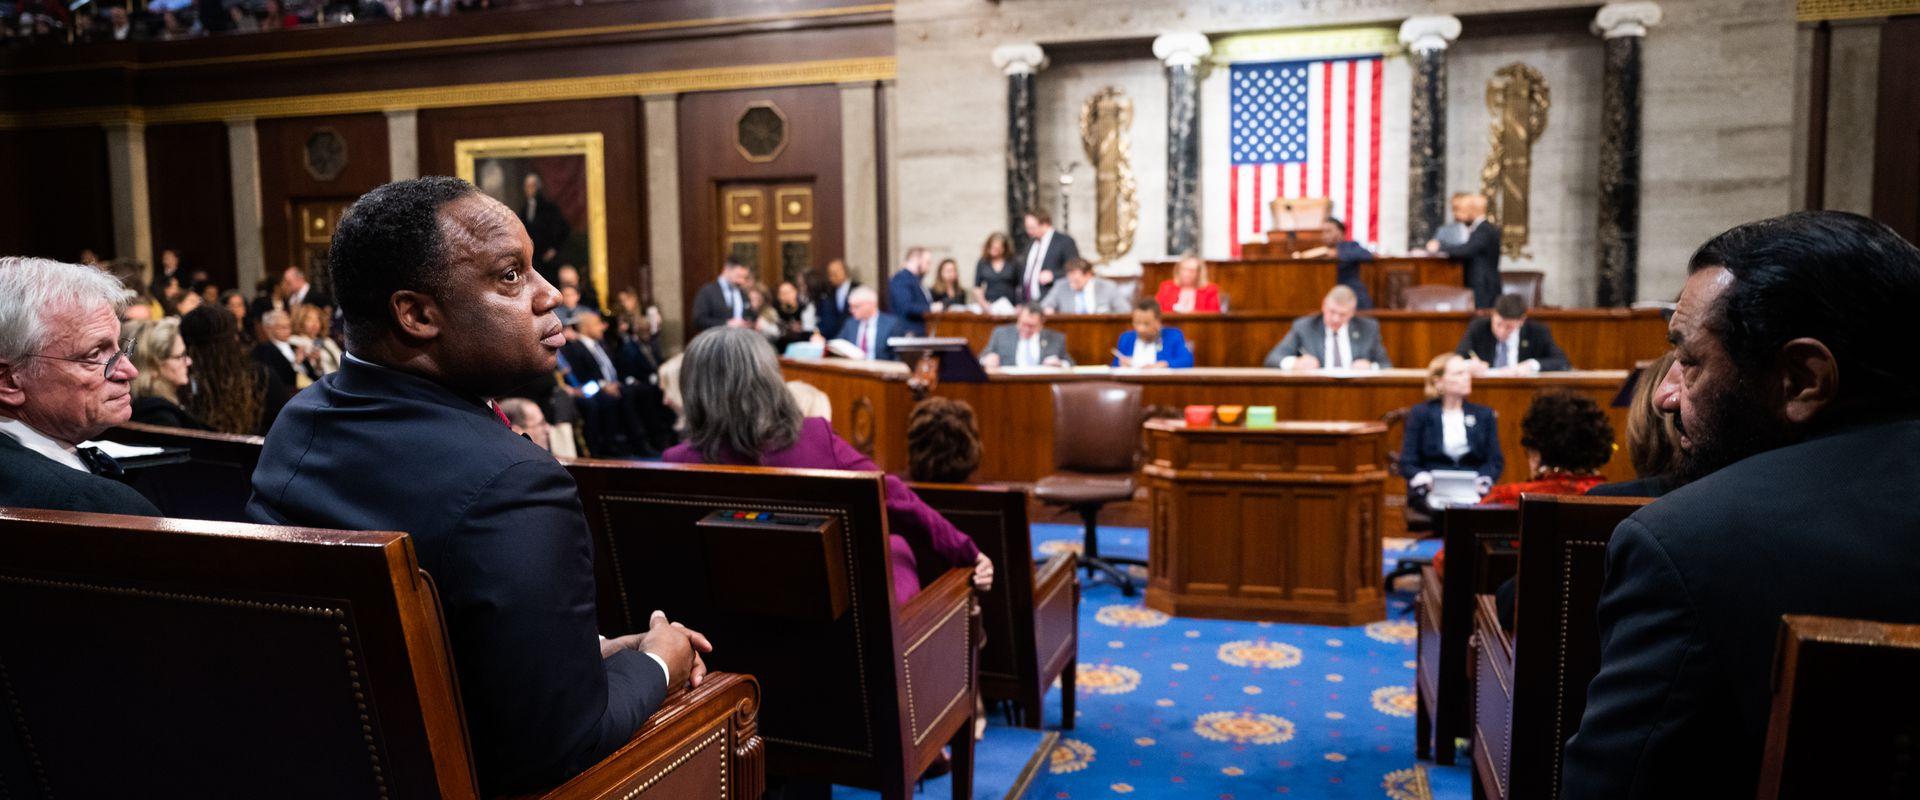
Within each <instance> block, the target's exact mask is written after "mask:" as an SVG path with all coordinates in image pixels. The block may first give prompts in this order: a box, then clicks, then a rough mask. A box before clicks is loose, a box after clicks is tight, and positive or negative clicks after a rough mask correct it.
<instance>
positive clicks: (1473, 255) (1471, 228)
mask: <svg viewBox="0 0 1920 800" xmlns="http://www.w3.org/2000/svg"><path fill="white" fill-rule="evenodd" d="M1453 220H1454V222H1456V223H1458V224H1459V225H1460V227H1461V228H1462V229H1463V230H1464V236H1465V238H1464V240H1462V241H1459V242H1449V241H1445V240H1443V239H1442V237H1441V235H1440V233H1439V232H1435V235H1434V238H1433V239H1431V240H1429V241H1428V242H1427V247H1426V250H1427V252H1429V253H1433V254H1436V255H1444V256H1446V257H1448V258H1454V259H1458V260H1460V261H1461V262H1462V264H1463V266H1464V272H1465V273H1466V274H1465V276H1464V277H1465V279H1466V284H1467V288H1469V289H1472V290H1473V305H1474V307H1475V308H1489V307H1492V306H1493V302H1494V301H1495V300H1496V299H1499V297H1500V226H1498V225H1494V224H1492V223H1490V222H1487V197H1486V195H1480V194H1466V193H1461V194H1456V195H1454V196H1453Z"/></svg>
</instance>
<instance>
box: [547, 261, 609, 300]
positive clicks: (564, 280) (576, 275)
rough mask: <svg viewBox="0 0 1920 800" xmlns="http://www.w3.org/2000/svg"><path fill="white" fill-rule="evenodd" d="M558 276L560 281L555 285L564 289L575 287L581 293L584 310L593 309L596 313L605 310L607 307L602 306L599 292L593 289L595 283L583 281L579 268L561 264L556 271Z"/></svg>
mask: <svg viewBox="0 0 1920 800" xmlns="http://www.w3.org/2000/svg"><path fill="white" fill-rule="evenodd" d="M556 274H557V275H558V277H559V280H558V281H556V282H555V283H554V284H553V285H554V286H555V287H558V288H562V289H564V288H566V287H568V286H571V287H573V288H574V291H577V292H579V293H580V306H581V307H582V308H591V309H593V310H595V311H603V310H605V308H606V307H605V306H602V305H600V292H599V290H598V289H595V288H593V281H583V280H581V279H580V269H579V268H578V267H575V266H574V265H572V264H561V265H560V269H558V270H556Z"/></svg>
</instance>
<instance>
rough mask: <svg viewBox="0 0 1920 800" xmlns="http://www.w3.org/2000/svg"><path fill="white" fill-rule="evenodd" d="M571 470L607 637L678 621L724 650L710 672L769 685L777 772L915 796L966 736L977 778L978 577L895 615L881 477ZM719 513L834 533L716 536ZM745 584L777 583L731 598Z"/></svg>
mask: <svg viewBox="0 0 1920 800" xmlns="http://www.w3.org/2000/svg"><path fill="white" fill-rule="evenodd" d="M564 463H566V464H567V469H568V471H569V472H571V473H572V474H573V477H574V480H575V482H576V483H577V484H578V485H579V487H580V498H581V502H582V503H583V504H584V506H585V508H586V514H587V519H588V523H589V525H590V527H591V528H592V529H593V534H594V548H595V558H594V562H595V570H596V573H597V578H598V582H599V608H600V615H601V627H602V628H603V629H604V630H606V631H607V633H608V635H609V636H611V635H613V634H614V633H615V632H621V633H625V632H636V631H640V630H642V629H644V628H645V627H646V625H647V618H648V615H649V614H650V613H651V612H652V611H653V610H654V609H662V610H665V611H666V612H667V613H668V615H669V616H671V617H673V618H674V619H675V620H676V621H681V622H684V623H685V624H686V625H687V626H688V627H691V628H694V629H696V630H699V631H701V632H702V633H705V634H707V635H708V636H709V637H710V638H711V639H712V640H713V641H714V643H715V651H714V653H713V655H712V657H711V658H710V659H709V660H708V665H709V666H710V667H712V668H715V669H722V670H728V671H745V670H750V671H752V672H753V674H754V675H755V676H756V677H757V678H759V680H760V682H761V684H762V685H763V686H765V687H766V693H767V697H768V698H769V699H770V700H771V702H770V703H768V704H767V705H766V706H765V707H764V708H763V709H762V711H761V727H762V730H763V731H765V737H766V740H767V743H768V752H767V769H768V772H769V773H770V774H774V775H780V776H785V777H789V778H795V779H805V780H824V781H831V782H833V783H839V784H843V785H849V786H862V787H867V788H874V789H879V790H880V791H881V792H882V794H883V795H887V796H894V795H895V794H897V793H898V792H901V791H903V790H904V791H907V792H908V793H910V792H911V786H912V784H913V781H914V780H916V779H917V778H918V777H919V775H920V773H921V771H922V770H924V769H925V768H926V766H927V765H928V764H930V763H932V761H933V760H934V758H935V757H936V756H937V755H938V754H939V751H940V748H941V746H942V745H945V744H947V743H948V742H949V741H950V740H954V739H955V736H956V734H957V733H958V732H959V731H960V730H961V728H962V727H963V726H964V727H967V728H968V734H969V735H967V736H964V737H961V738H964V739H965V743H966V745H968V752H967V753H964V754H962V753H958V752H956V758H955V775H956V776H959V775H960V773H961V771H962V770H961V766H962V764H961V757H962V756H964V757H966V758H968V759H970V758H971V744H972V738H971V735H970V733H971V728H970V725H971V723H970V721H971V719H972V717H973V702H974V700H973V698H974V686H975V684H974V680H975V678H974V673H973V670H974V665H975V659H974V649H975V648H974V642H975V639H974V634H973V627H972V621H971V619H970V615H971V611H972V609H973V599H972V591H971V585H970V583H969V575H970V570H952V571H949V572H948V573H946V574H945V575H944V576H943V577H942V578H941V579H940V580H938V581H935V582H933V583H931V584H928V585H927V586H926V587H925V588H923V589H922V590H921V592H920V594H919V595H918V596H916V597H915V598H914V600H913V601H912V602H911V603H909V604H907V605H906V606H904V607H896V606H895V605H894V602H893V581H892V570H891V563H890V558H889V553H890V543H889V539H888V532H887V518H886V513H885V505H884V503H885V495H884V483H883V482H882V476H881V474H880V473H867V472H844V471H831V470H793V469H774V468H762V467H732V466H701V465H684V464H657V463H655V464H648V463H632V462H618V461H596V460H589V459H577V460H569V461H566V462H564ZM716 511H729V512H730V511H742V512H762V513H767V514H775V515H783V516H789V517H810V518H817V519H820V520H822V524H823V526H824V527H823V529H822V530H823V531H824V532H820V533H812V534H807V535H806V536H805V537H801V538H803V539H804V540H803V541H800V542H797V543H796V542H795V541H792V539H793V538H794V537H793V536H782V535H772V534H770V535H768V536H765V537H762V538H758V539H755V538H753V537H754V536H755V534H751V533H745V534H743V533H741V532H739V531H733V530H724V529H722V528H719V527H716V526H713V525H704V526H703V525H702V521H703V520H705V519H706V518H707V517H708V515H710V514H712V513H713V512H716ZM742 580H747V581H757V582H761V583H763V584H765V586H763V587H762V588H761V589H759V590H757V591H753V592H752V594H753V596H751V597H738V596H736V597H731V598H730V597H727V596H724V595H723V594H722V593H721V591H720V590H721V589H723V588H726V587H729V586H733V587H737V586H739V585H740V582H741V581H742ZM956 749H957V742H956ZM970 782H971V767H970V764H969V765H968V766H967V770H966V781H965V783H966V788H967V791H968V792H971V785H970ZM962 784H963V781H962V780H960V779H956V780H955V781H954V786H955V791H956V792H958V791H959V790H960V788H961V787H962Z"/></svg>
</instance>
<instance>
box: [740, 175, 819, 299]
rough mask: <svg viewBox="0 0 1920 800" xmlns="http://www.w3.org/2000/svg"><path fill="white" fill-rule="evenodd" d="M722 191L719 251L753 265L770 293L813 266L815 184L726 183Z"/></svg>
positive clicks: (795, 280)
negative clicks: (782, 282)
mask: <svg viewBox="0 0 1920 800" xmlns="http://www.w3.org/2000/svg"><path fill="white" fill-rule="evenodd" d="M719 192H720V202H719V209H720V224H719V225H718V226H716V227H717V228H718V229H719V230H720V251H721V252H723V253H726V254H728V255H731V256H733V257H734V258H735V259H738V260H739V261H740V262H741V263H743V264H746V265H747V266H749V267H751V268H753V273H754V276H755V278H756V279H757V280H759V281H760V283H762V284H763V285H765V286H766V287H767V292H768V294H769V295H771V294H772V293H773V290H774V289H775V288H777V287H778V286H779V285H780V282H781V281H788V280H790V281H794V282H796V283H799V282H800V281H802V280H803V278H804V276H805V275H806V273H807V272H809V271H812V270H813V268H814V247H813V220H814V215H813V184H812V183H795V182H735V183H723V184H720V187H719ZM769 299H771V297H769Z"/></svg>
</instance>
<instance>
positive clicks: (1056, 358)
mask: <svg viewBox="0 0 1920 800" xmlns="http://www.w3.org/2000/svg"><path fill="white" fill-rule="evenodd" d="M980 366H983V367H986V368H987V369H998V368H1000V367H1071V366H1073V358H1072V357H1071V356H1069V355H1067V335H1066V334H1064V333H1061V332H1059V331H1056V330H1048V329H1047V315H1046V312H1045V311H1042V310H1041V309H1040V304H1039V303H1028V304H1026V305H1024V306H1021V307H1020V312H1019V314H1017V315H1016V316H1015V317H1014V324H1012V325H1001V326H998V327H996V328H994V329H993V335H991V336H989V337H987V347H986V349H985V350H981V351H980Z"/></svg>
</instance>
